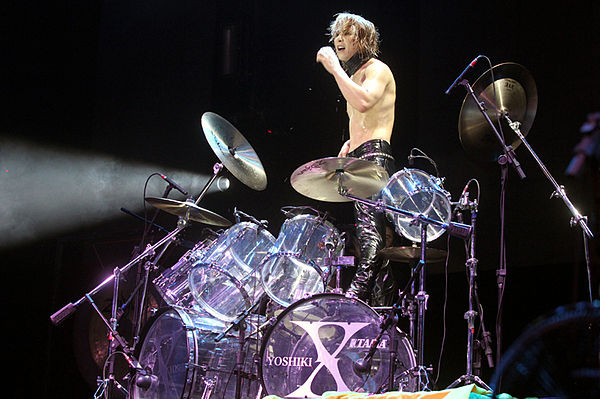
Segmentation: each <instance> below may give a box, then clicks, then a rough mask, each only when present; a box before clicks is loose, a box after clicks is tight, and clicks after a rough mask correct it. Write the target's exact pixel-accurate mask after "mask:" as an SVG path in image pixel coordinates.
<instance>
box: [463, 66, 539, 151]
mask: <svg viewBox="0 0 600 399" xmlns="http://www.w3.org/2000/svg"><path fill="white" fill-rule="evenodd" d="M492 83H493V84H492ZM472 89H473V93H474V94H475V96H476V97H477V99H478V101H479V102H482V103H483V106H484V109H485V113H486V114H487V116H488V117H489V118H490V120H491V121H492V122H493V123H494V125H495V126H496V130H498V133H499V134H500V135H502V134H503V135H504V142H505V143H506V145H507V146H508V145H510V146H512V148H513V149H515V148H517V147H518V146H519V144H521V140H520V139H519V137H518V136H517V135H516V134H515V132H514V131H513V130H512V129H511V127H510V126H509V124H508V121H507V120H506V118H504V117H503V116H502V114H503V113H504V114H506V115H507V116H508V118H509V119H510V120H511V121H513V122H520V126H519V130H520V131H521V133H522V134H523V136H527V133H528V132H529V129H530V128H531V125H532V124H533V120H534V118H535V113H536V110H537V88H536V85H535V82H534V80H533V78H532V76H531V74H530V73H529V71H528V70H527V69H525V68H524V67H523V66H521V65H519V64H515V63H512V62H507V63H504V64H499V65H496V66H494V67H493V68H491V69H488V70H487V71H486V72H484V73H483V74H482V75H481V76H480V77H479V78H478V79H477V81H476V82H475V83H474V84H473V87H472ZM498 120H500V126H501V128H500V127H498ZM458 132H459V136H460V142H461V144H462V146H463V148H464V150H465V151H466V153H467V154H468V155H469V156H470V157H471V158H473V159H476V160H482V161H496V160H497V159H498V157H499V156H500V155H502V154H503V153H504V151H503V147H502V145H501V144H500V141H499V139H498V136H497V135H496V134H495V133H494V130H493V129H492V127H491V126H490V124H489V123H488V121H487V120H486V118H485V117H484V116H483V114H482V113H481V110H480V109H479V106H478V105H477V103H476V102H475V101H474V100H473V97H472V96H471V94H467V96H466V97H465V99H464V100H463V104H462V107H461V110H460V115H459V121H458Z"/></svg>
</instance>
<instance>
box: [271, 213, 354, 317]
mask: <svg viewBox="0 0 600 399" xmlns="http://www.w3.org/2000/svg"><path fill="white" fill-rule="evenodd" d="M343 249H344V242H343V240H342V239H341V237H340V233H339V232H338V230H337V229H336V228H335V227H334V226H333V225H332V224H331V223H330V222H328V221H327V220H325V219H324V218H323V217H319V216H314V215H298V216H295V217H293V218H291V219H287V220H286V221H285V222H284V223H283V226H282V227H281V230H280V232H279V236H278V237H277V241H276V242H275V245H274V248H273V250H272V251H271V253H269V255H268V256H267V258H266V259H265V261H264V264H263V265H262V267H261V283H262V284H263V286H264V288H265V292H266V293H267V294H268V295H269V297H271V299H273V300H274V301H275V302H277V303H279V304H280V305H282V306H284V307H285V306H289V305H290V304H291V303H293V302H295V301H297V300H299V299H302V298H305V297H306V296H307V295H312V294H320V293H322V292H324V291H325V287H326V284H327V281H325V280H326V279H325V269H326V265H325V258H327V257H328V256H339V255H340V254H341V253H342V251H343ZM330 251H331V253H330Z"/></svg>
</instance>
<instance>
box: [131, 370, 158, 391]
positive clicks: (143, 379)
mask: <svg viewBox="0 0 600 399" xmlns="http://www.w3.org/2000/svg"><path fill="white" fill-rule="evenodd" d="M157 383H158V377H157V376H155V375H154V374H150V373H148V372H146V373H144V374H140V375H138V376H137V377H136V378H135V385H136V386H137V387H138V388H141V389H143V390H144V391H147V390H148V389H150V387H152V386H153V385H156V384H157Z"/></svg>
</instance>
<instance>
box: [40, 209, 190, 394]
mask: <svg viewBox="0 0 600 399" xmlns="http://www.w3.org/2000/svg"><path fill="white" fill-rule="evenodd" d="M186 225H187V221H186V220H185V219H183V218H180V220H179V222H178V223H177V227H176V228H175V230H173V231H171V232H170V233H169V234H167V235H166V236H164V237H163V238H162V239H160V240H159V241H157V242H156V243H155V244H154V245H148V246H147V247H146V249H145V250H144V252H142V253H141V254H139V255H138V256H136V257H135V258H134V259H132V260H131V261H130V262H129V263H127V264H126V265H125V266H122V267H120V268H119V267H116V268H115V269H114V271H113V274H111V275H110V276H109V277H108V278H106V279H105V280H104V281H103V282H102V283H100V284H99V285H98V286H96V287H95V288H94V289H93V290H91V291H90V292H88V293H87V294H85V295H84V296H83V297H81V298H80V299H79V300H77V301H76V302H75V303H68V304H67V305H65V306H64V307H63V308H61V309H60V310H58V311H57V312H55V313H54V314H52V315H51V316H50V320H51V321H52V323H53V324H54V325H58V324H60V323H61V322H62V321H64V319H65V318H67V317H68V316H70V315H71V314H73V313H74V312H75V311H76V310H77V308H78V307H79V306H80V305H81V304H82V303H84V302H85V301H88V302H89V303H90V304H91V305H92V306H93V308H94V310H95V311H96V312H97V313H98V315H99V316H100V317H101V318H102V320H103V321H104V323H105V324H106V326H107V328H108V329H109V332H110V334H109V340H110V342H109V348H108V350H109V354H108V357H107V359H108V360H107V361H109V362H110V363H109V364H108V369H109V377H108V379H107V380H104V381H103V382H102V384H104V385H108V386H109V389H108V391H109V392H110V386H116V387H119V386H120V385H119V384H118V383H116V381H115V379H114V375H113V374H112V373H113V369H112V359H111V358H112V354H113V352H114V351H115V350H116V349H117V348H118V347H119V346H121V348H122V349H123V354H124V356H125V358H126V359H127V360H128V362H129V363H130V365H131V366H132V367H134V368H138V367H139V363H137V361H136V360H135V359H134V358H133V348H131V347H129V345H128V344H127V342H125V340H124V339H123V338H122V337H121V336H120V335H119V333H118V331H117V327H118V325H117V312H118V306H117V301H118V292H119V282H120V279H121V276H122V275H123V274H124V273H126V272H127V271H128V270H129V269H130V268H131V267H132V266H133V265H136V264H138V263H140V262H142V261H144V260H145V259H147V258H149V257H155V256H156V253H155V250H156V249H157V248H159V247H161V246H163V245H164V246H165V247H164V248H163V250H162V252H161V253H160V256H162V254H163V253H164V251H165V250H166V248H167V247H168V245H170V243H171V242H172V241H173V240H174V238H175V237H176V236H177V234H179V232H180V231H181V230H183V229H184V228H185V227H186ZM111 281H112V283H113V301H112V309H111V318H110V321H109V320H106V318H105V317H104V315H103V314H102V312H101V311H100V309H99V308H98V307H97V305H96V303H95V302H94V300H93V298H92V297H93V296H94V295H95V294H97V293H98V292H99V291H100V290H101V289H102V288H104V287H105V286H107V285H108V283H110V282H111Z"/></svg>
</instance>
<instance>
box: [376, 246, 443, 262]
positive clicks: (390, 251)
mask: <svg viewBox="0 0 600 399" xmlns="http://www.w3.org/2000/svg"><path fill="white" fill-rule="evenodd" d="M425 251H426V252H425V262H427V263H436V262H442V261H444V260H445V259H446V254H447V252H446V251H444V250H442V249H436V248H425ZM379 255H381V256H382V257H384V258H385V259H389V260H391V261H395V262H409V261H411V260H419V259H421V247H420V246H416V245H413V246H409V247H388V248H384V249H382V250H381V251H379Z"/></svg>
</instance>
